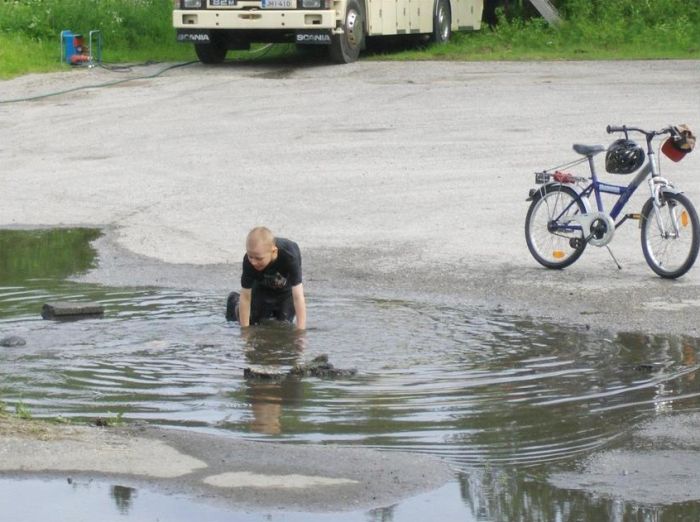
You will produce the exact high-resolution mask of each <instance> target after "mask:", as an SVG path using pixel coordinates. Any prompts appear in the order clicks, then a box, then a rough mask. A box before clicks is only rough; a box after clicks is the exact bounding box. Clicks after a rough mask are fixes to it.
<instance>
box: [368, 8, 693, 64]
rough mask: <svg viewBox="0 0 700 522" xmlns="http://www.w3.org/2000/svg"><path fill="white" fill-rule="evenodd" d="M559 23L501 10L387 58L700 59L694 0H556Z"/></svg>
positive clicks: (380, 56) (381, 57)
mask: <svg viewBox="0 0 700 522" xmlns="http://www.w3.org/2000/svg"><path fill="white" fill-rule="evenodd" d="M558 4H559V6H560V8H561V14H562V16H563V18H564V20H563V22H562V24H561V25H560V26H559V27H552V26H550V25H549V24H547V23H546V22H545V21H544V20H543V19H541V18H538V17H533V18H529V19H523V18H522V17H519V16H511V17H510V18H508V17H506V16H505V15H504V14H503V13H502V12H501V13H500V18H499V23H498V25H497V26H496V27H495V28H493V29H490V28H488V27H487V26H486V25H484V26H483V28H482V30H481V31H478V32H471V33H460V34H455V35H454V36H453V39H452V40H451V41H450V43H448V44H443V45H435V46H431V47H428V48H427V49H412V50H406V51H403V52H399V53H392V54H387V55H375V56H374V58H380V59H390V60H436V59H438V60H609V59H623V60H631V59H662V58H664V59H697V58H700V1H698V0H689V1H688V0H566V1H564V0H560V1H559V2H558Z"/></svg>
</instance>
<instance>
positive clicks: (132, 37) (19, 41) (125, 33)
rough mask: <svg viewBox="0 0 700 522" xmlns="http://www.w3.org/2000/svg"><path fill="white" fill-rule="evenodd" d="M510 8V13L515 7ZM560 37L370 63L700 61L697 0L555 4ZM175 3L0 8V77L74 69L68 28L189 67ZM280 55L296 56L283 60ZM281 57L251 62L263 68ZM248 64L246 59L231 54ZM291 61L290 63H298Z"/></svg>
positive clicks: (515, 21) (113, 57) (496, 37)
mask: <svg viewBox="0 0 700 522" xmlns="http://www.w3.org/2000/svg"><path fill="white" fill-rule="evenodd" d="M517 4H518V3H517V2H514V1H511V2H510V5H511V6H513V5H517ZM555 4H556V5H557V6H558V7H559V9H560V12H561V14H562V16H563V17H564V22H563V23H562V25H561V26H560V27H559V28H553V27H550V26H549V25H547V24H546V23H545V22H544V21H543V20H542V19H541V18H538V17H531V14H532V9H531V8H528V9H525V7H527V5H528V4H527V2H523V3H522V5H523V6H524V7H523V9H524V10H523V11H511V12H510V13H509V15H508V16H505V15H504V14H503V13H501V17H500V21H499V23H498V25H497V26H496V28H494V29H490V28H488V27H487V26H486V25H485V24H484V26H483V28H482V30H481V31H478V32H471V33H461V34H455V35H454V37H453V40H452V41H451V42H450V43H449V44H446V45H436V46H429V47H425V48H416V47H415V46H414V47H413V48H405V47H404V49H405V50H399V51H392V52H389V53H374V54H370V55H368V56H369V59H375V60H376V59H382V60H582V59H586V60H589V59H590V60H601V59H603V60H605V59H661V58H675V59H697V58H700V0H555ZM171 12H172V0H0V78H11V77H14V76H18V75H21V74H26V73H30V72H45V71H58V70H68V69H69V66H67V65H64V64H61V63H60V60H59V58H60V43H59V34H60V32H61V30H63V29H70V30H72V31H74V32H81V33H83V34H87V32H88V31H90V30H91V29H99V30H100V31H102V34H103V42H104V45H103V60H104V61H105V62H111V63H124V62H142V61H149V60H153V61H187V60H192V59H194V52H193V47H192V45H189V44H178V43H177V42H176V41H175V30H174V29H173V28H172V20H171ZM281 54H282V55H284V54H287V55H294V56H296V53H295V52H294V51H293V50H292V51H288V50H287V51H284V52H282V53H281ZM271 55H276V56H277V57H278V58H279V56H281V55H280V52H277V51H276V52H275V53H268V54H259V55H256V54H253V55H250V59H253V60H256V61H258V60H260V61H265V60H269V59H270V56H271ZM230 56H231V57H236V58H237V59H247V56H248V55H246V53H230ZM291 59H293V56H292V58H291Z"/></svg>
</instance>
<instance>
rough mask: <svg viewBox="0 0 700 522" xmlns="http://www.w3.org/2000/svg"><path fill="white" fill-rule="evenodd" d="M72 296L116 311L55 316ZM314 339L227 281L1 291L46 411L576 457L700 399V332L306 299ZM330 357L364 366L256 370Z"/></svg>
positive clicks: (479, 455) (12, 399)
mask: <svg viewBox="0 0 700 522" xmlns="http://www.w3.org/2000/svg"><path fill="white" fill-rule="evenodd" d="M57 297H60V298H61V299H64V298H71V299H78V300H80V299H90V300H94V301H97V302H100V303H102V304H104V305H105V308H106V314H105V317H104V318H103V319H90V320H83V321H75V322H53V321H43V320H41V319H40V318H39V310H40V308H41V304H42V303H43V302H45V301H46V300H50V299H55V298H57ZM309 302H310V305H309V316H310V317H311V318H313V321H312V324H313V327H312V328H311V329H310V330H309V331H308V332H307V333H306V335H304V336H303V337H300V336H298V335H297V334H296V333H295V332H293V331H292V330H290V329H288V328H284V327H280V326H276V325H265V326H262V327H260V328H258V329H257V330H256V331H254V332H253V333H252V334H251V335H250V336H248V337H247V338H244V337H242V336H241V333H240V330H239V329H238V328H237V326H235V325H232V324H228V323H226V322H225V321H224V319H223V313H222V312H223V299H222V297H221V296H220V295H211V294H204V293H198V292H182V291H168V290H143V289H142V290H138V289H127V290H112V289H104V288H100V287H93V286H85V285H77V284H72V283H61V284H59V285H54V286H53V287H52V289H51V290H50V291H48V290H46V289H43V288H42V287H41V284H40V282H37V281H35V282H33V283H32V286H31V287H18V286H13V287H5V288H0V311H1V312H0V331H2V332H5V333H6V334H10V333H11V334H15V335H20V336H22V337H24V338H26V339H27V345H26V346H24V347H19V348H11V349H4V350H2V351H1V352H0V365H1V367H2V374H3V381H2V388H0V393H1V394H2V397H3V398H4V400H5V401H6V402H8V403H10V404H12V403H17V402H18V401H20V400H21V401H22V402H23V403H24V404H25V405H26V406H28V407H29V408H30V410H31V411H32V412H33V414H34V415H37V416H56V415H61V416H65V417H74V416H75V417H96V416H109V415H115V414H117V413H122V414H123V415H124V417H125V418H127V419H142V420H146V421H149V422H152V423H154V424H158V425H164V426H165V425H167V426H183V427H193V428H201V429H206V430H208V431H217V432H222V433H226V434H230V433H233V434H236V435H237V436H243V437H247V438H253V439H261V438H281V439H292V440H297V441H336V442H345V443H353V442H356V443H362V444H364V445H370V446H376V447H382V448H387V447H391V448H401V449H410V450H414V451H421V452H428V453H433V454H439V455H442V456H445V457H447V458H448V459H449V460H450V461H451V462H453V463H455V464H457V465H460V466H464V467H466V466H471V465H474V464H479V463H483V462H486V461H488V462H489V463H492V464H493V463H507V464H530V463H542V462H547V461H551V460H557V459H561V458H566V457H570V456H572V455H575V454H577V453H580V452H589V451H591V450H592V449H595V448H597V447H600V446H601V445H604V444H606V443H608V442H609V441H610V440H612V439H614V438H616V437H620V436H624V435H625V433H626V430H627V428H628V427H629V426H632V425H633V424H635V423H637V422H638V421H639V420H640V419H642V418H646V417H649V416H652V415H654V413H655V412H658V411H659V410H663V411H667V410H671V409H678V408H681V409H688V408H691V409H695V408H697V404H698V397H699V395H700V380H696V378H695V377H696V370H697V369H698V364H697V362H696V353H697V350H698V344H697V341H696V340H693V339H690V338H688V339H684V338H674V337H665V336H664V337H648V336H642V335H636V334H620V335H618V336H616V337H614V338H606V337H603V336H601V335H598V334H595V333H591V332H590V331H588V330H585V329H575V328H568V329H567V328H562V327H555V326H553V325H548V324H546V323H536V322H532V321H530V320H523V319H518V318H514V317H508V316H505V315H503V314H501V313H499V312H497V311H493V310H491V311H489V310H483V309H481V310H480V309H467V308H465V309H459V308H445V307H442V306H436V305H431V304H429V303H415V302H403V301H380V300H363V299H350V298H337V297H335V298H334V297H329V296H323V297H321V296H318V297H316V296H314V295H313V294H311V295H310V297H309ZM321 353H325V354H328V356H329V358H330V360H331V362H332V363H333V364H335V365H336V366H337V367H339V368H357V369H358V375H357V376H355V377H352V378H345V379H334V380H321V379H314V378H305V379H287V380H285V381H283V382H279V383H277V382H272V383H270V382H251V381H246V380H244V379H243V368H245V367H246V366H250V365H255V366H257V365H266V366H272V367H274V368H277V369H281V370H286V369H289V368H290V367H291V365H293V364H294V363H295V362H303V361H306V360H309V359H311V358H313V357H314V356H316V355H319V354H321Z"/></svg>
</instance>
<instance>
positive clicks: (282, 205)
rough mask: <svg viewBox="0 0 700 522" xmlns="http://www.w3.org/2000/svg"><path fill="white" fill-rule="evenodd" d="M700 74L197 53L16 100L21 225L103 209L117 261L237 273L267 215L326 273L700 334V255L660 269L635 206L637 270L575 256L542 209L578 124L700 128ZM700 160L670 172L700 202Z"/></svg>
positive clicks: (3, 209)
mask: <svg viewBox="0 0 700 522" xmlns="http://www.w3.org/2000/svg"><path fill="white" fill-rule="evenodd" d="M164 67H165V65H153V66H150V67H146V68H141V69H136V70H134V71H132V72H131V73H121V74H120V73H112V72H108V71H106V70H102V69H92V70H75V71H71V72H66V73H58V74H49V75H30V76H26V77H22V78H18V79H15V80H11V81H5V82H0V100H8V99H13V98H18V97H26V96H34V95H38V94H44V93H49V92H55V91H58V90H63V89H68V88H73V87H77V86H82V85H94V84H100V83H102V82H109V81H114V80H120V79H125V78H130V77H135V76H142V75H150V74H153V73H155V72H157V71H158V70H160V69H161V68H164ZM698 87H700V67H699V64H698V62H697V61H649V62H638V61H632V62H560V63H440V62H431V63H382V62H371V63H356V64H352V65H347V66H328V65H323V66H319V64H317V63H315V62H313V61H308V62H301V63H296V64H293V65H290V64H288V63H278V64H275V63H266V64H257V65H255V64H253V65H251V64H240V63H228V64H225V65H223V66H221V67H205V66H202V65H199V64H194V65H190V66H187V67H182V68H177V69H173V70H170V71H167V72H166V73H164V74H163V75H161V76H159V77H156V78H151V79H140V80H134V81H130V82H125V83H121V84H119V85H115V86H111V87H107V88H91V89H86V90H79V91H76V92H71V93H67V94H63V95H60V96H55V97H49V98H43V99H40V100H36V101H32V102H22V103H14V104H0V165H2V169H0V186H2V189H3V196H4V198H3V199H4V204H3V205H2V206H0V226H30V225H75V224H87V225H101V226H104V227H107V229H108V230H109V236H108V238H107V240H106V241H104V242H103V246H104V247H107V246H110V247H111V248H112V251H113V252H116V254H115V255H114V256H112V258H108V256H106V255H104V254H103V257H102V263H103V266H108V265H109V267H110V269H109V270H103V273H102V274H97V275H96V276H95V278H96V279H98V280H102V281H106V282H114V283H119V282H135V283H149V282H150V283H158V284H168V283H173V284H179V283H183V282H188V284H196V282H197V281H198V280H201V281H204V280H208V283H209V284H217V285H221V286H222V292H223V291H225V289H226V288H227V285H228V286H235V281H236V279H237V271H238V263H239V261H240V259H241V257H242V254H243V242H244V237H245V234H246V232H247V231H248V230H249V229H250V228H251V227H252V226H254V225H256V224H261V223H263V224H267V225H268V226H270V227H271V228H272V229H273V230H275V231H276V232H277V233H278V234H279V235H281V236H286V237H290V238H293V239H295V240H297V241H298V242H299V243H300V244H301V246H302V249H303V251H304V259H305V265H306V270H305V275H306V280H307V291H309V292H311V293H313V292H315V291H320V290H321V289H322V288H323V287H328V286H332V287H337V288H341V289H346V290H353V291H358V292H362V293H367V294H373V293H378V292H404V293H405V292H430V293H437V294H440V295H442V296H446V295H449V296H452V298H454V299H456V300H459V301H460V302H464V301H472V302H485V303H490V304H498V305H501V306H502V307H505V308H506V309H508V310H512V311H513V312H516V313H518V312H527V313H532V314H535V315H541V316H545V317H552V318H555V319H562V320H566V321H573V322H587V321H588V322H590V321H592V320H595V324H596V325H601V326H609V327H612V328H616V327H624V328H634V329H640V330H652V331H669V332H678V333H688V332H690V333H695V334H697V326H696V321H695V320H694V319H691V318H693V317H697V312H698V308H699V307H700V292H698V286H699V285H700V270H698V268H697V267H696V268H695V269H694V270H692V271H691V272H690V273H689V274H688V275H686V276H685V277H684V278H682V279H681V280H679V281H676V282H669V281H662V280H660V279H659V278H658V277H656V276H655V275H654V274H653V273H652V272H651V270H650V269H649V268H648V267H647V266H646V264H645V262H644V259H643V257H642V253H641V247H640V242H639V231H638V229H637V228H636V226H635V224H634V223H630V224H628V225H625V226H624V227H623V228H622V229H620V230H619V231H618V233H617V234H616V237H615V241H614V242H613V243H612V248H613V251H614V252H615V254H616V256H617V257H618V259H619V260H620V262H621V263H622V265H623V270H622V271H618V270H617V269H616V268H615V266H614V264H613V262H612V260H611V259H610V257H609V255H608V253H607V252H606V251H605V249H599V248H594V247H589V249H588V250H587V252H586V253H585V254H584V256H583V258H582V259H581V260H579V261H578V262H577V263H576V264H575V265H574V266H573V267H571V268H570V269H567V270H565V271H560V272H555V271H548V270H545V269H541V268H540V267H539V265H537V264H536V263H535V261H534V260H533V259H532V258H531V257H530V254H529V253H528V251H527V248H526V245H525V241H524V235H523V222H524V217H525V212H526V210H527V203H526V201H525V198H526V196H527V191H528V189H529V188H531V187H532V186H533V175H532V172H533V171H534V170H536V169H539V168H542V167H551V166H554V165H556V164H558V163H561V162H564V161H566V160H569V159H571V158H573V157H574V153H573V152H572V151H571V144H572V143H574V142H583V143H589V144H595V143H604V144H605V143H609V142H610V140H611V138H610V137H608V136H607V135H606V134H605V126H606V125H607V124H608V123H617V124H620V123H628V124H635V125H639V126H643V127H650V128H660V127H661V126H664V125H666V124H668V123H680V122H686V123H688V124H690V125H691V127H695V128H696V129H700V103H697V102H698V95H697V92H698V90H699V89H698ZM699 165H700V154H697V153H696V154H692V155H690V156H688V157H687V158H686V159H685V160H684V161H683V162H681V163H678V164H671V163H670V162H668V161H666V162H665V163H664V164H663V165H662V172H663V173H665V174H666V175H667V176H668V177H669V178H670V179H672V180H674V181H676V183H677V184H678V185H679V186H680V187H681V188H682V189H684V190H685V192H686V194H687V195H688V196H689V197H690V198H691V199H694V200H695V201H696V202H700V176H698V175H697V172H698V170H699V169H698V167H699ZM626 179H627V178H617V179H616V180H614V181H618V180H619V181H621V182H624V181H625V180H626ZM643 188H645V187H643ZM644 199H645V193H644V191H643V190H640V191H639V193H638V194H637V195H636V196H635V198H634V199H633V201H632V203H631V205H630V206H629V209H630V210H631V211H638V210H639V209H640V208H641V204H642V202H643V200H644ZM131 254H134V255H136V256H137V257H135V258H132V259H131V261H129V260H128V258H129V255H131ZM157 262H166V263H169V264H170V265H169V267H170V271H169V270H166V269H164V267H162V266H160V267H158V268H157V269H155V270H153V271H149V270H148V269H147V267H148V266H149V264H152V263H157ZM173 264H176V265H177V266H176V265H173ZM183 265H194V266H192V267H190V268H192V271H191V273H188V274H187V275H183V272H182V267H183ZM203 265H206V268H204V269H200V270H199V271H198V270H196V267H197V266H200V267H201V266H203ZM214 265H216V267H218V270H219V271H218V272H217V269H216V268H215V266H214ZM120 268H121V270H120ZM217 273H218V274H220V275H221V277H220V278H217V276H216V275H215V274H217ZM168 274H171V275H170V276H169V275H168ZM178 274H180V275H178ZM197 274H198V275H197ZM224 274H233V275H232V277H231V279H230V281H233V282H234V284H231V283H230V281H228V282H227V277H228V276H226V277H224ZM494 283H495V284H494ZM535 289H537V291H535ZM660 311H663V314H660V313H659V312H660Z"/></svg>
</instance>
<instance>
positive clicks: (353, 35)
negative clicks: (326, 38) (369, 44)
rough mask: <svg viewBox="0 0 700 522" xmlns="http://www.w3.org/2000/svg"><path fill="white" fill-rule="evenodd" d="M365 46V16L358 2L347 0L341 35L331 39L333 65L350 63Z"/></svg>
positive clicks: (356, 0) (335, 35)
mask: <svg viewBox="0 0 700 522" xmlns="http://www.w3.org/2000/svg"><path fill="white" fill-rule="evenodd" d="M364 46H365V16H364V12H363V10H362V7H361V6H360V4H359V2H358V0H348V4H347V10H346V11H345V24H344V25H343V34H334V35H333V37H332V39H331V46H330V56H331V60H333V61H334V62H335V63H352V62H354V61H356V60H357V58H358V57H359V56H360V51H361V50H362V49H363V48H364Z"/></svg>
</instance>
